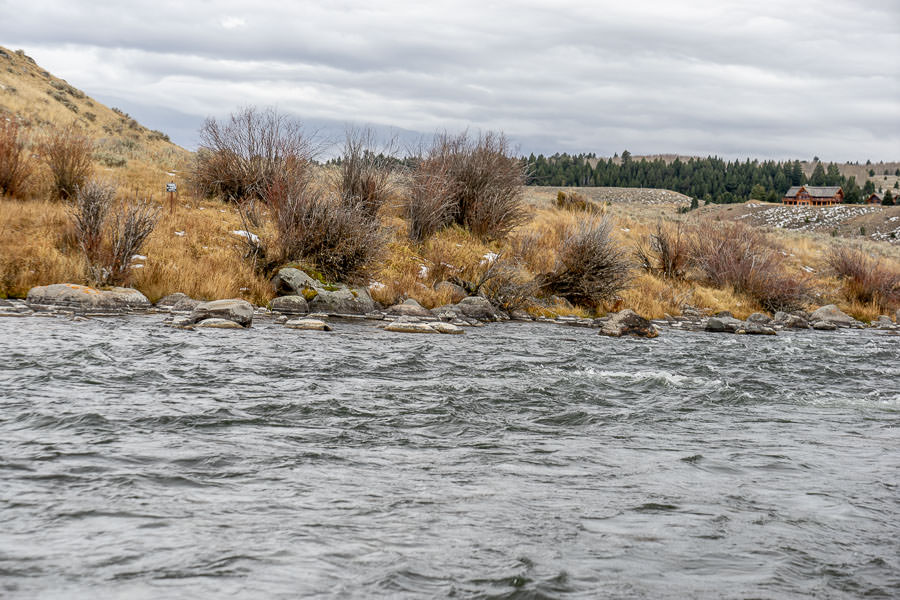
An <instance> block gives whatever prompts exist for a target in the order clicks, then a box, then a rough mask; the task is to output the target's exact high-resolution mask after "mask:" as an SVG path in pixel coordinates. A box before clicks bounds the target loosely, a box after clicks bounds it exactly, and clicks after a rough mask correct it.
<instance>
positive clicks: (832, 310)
mask: <svg viewBox="0 0 900 600" xmlns="http://www.w3.org/2000/svg"><path fill="white" fill-rule="evenodd" d="M809 320H810V321H811V322H812V323H814V325H813V328H814V329H819V328H818V327H816V326H815V323H816V322H822V323H830V324H832V325H834V326H835V327H861V326H862V323H860V322H859V321H857V320H856V319H854V318H853V317H851V316H850V315H848V314H847V313H845V312H843V311H841V309H839V308H838V307H837V306H835V305H834V304H828V305H826V306H823V307H821V308H818V309H816V310H815V311H813V313H812V314H811V315H810V317H809Z"/></svg>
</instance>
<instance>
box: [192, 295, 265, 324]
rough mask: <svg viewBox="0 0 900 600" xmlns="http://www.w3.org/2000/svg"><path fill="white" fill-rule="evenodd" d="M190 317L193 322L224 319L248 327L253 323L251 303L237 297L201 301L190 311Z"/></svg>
mask: <svg viewBox="0 0 900 600" xmlns="http://www.w3.org/2000/svg"><path fill="white" fill-rule="evenodd" d="M191 319H192V320H193V321H194V322H195V323H197V322H200V321H203V320H205V319H226V320H228V321H233V322H235V323H237V324H238V325H240V326H242V327H250V325H251V324H252V323H253V305H252V304H250V303H249V302H247V301H246V300H241V299H238V298H233V299H230V300H213V301H212V302H201V303H200V304H198V305H197V307H196V308H195V309H194V310H193V311H192V312H191Z"/></svg>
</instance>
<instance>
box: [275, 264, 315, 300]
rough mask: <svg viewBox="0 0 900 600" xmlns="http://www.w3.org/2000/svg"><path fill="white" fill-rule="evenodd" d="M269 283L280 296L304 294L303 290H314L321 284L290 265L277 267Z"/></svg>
mask: <svg viewBox="0 0 900 600" xmlns="http://www.w3.org/2000/svg"><path fill="white" fill-rule="evenodd" d="M271 283H272V287H273V288H274V289H275V293H276V294H279V295H282V296H304V294H303V290H315V289H316V288H317V287H319V286H320V285H322V284H321V283H319V282H318V281H316V280H315V279H313V278H312V277H310V276H309V275H307V274H306V273H304V272H303V271H301V270H300V269H294V268H291V267H286V268H284V269H278V272H277V273H275V276H274V277H272V282H271Z"/></svg>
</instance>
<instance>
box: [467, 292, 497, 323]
mask: <svg viewBox="0 0 900 600" xmlns="http://www.w3.org/2000/svg"><path fill="white" fill-rule="evenodd" d="M456 306H457V307H458V308H459V310H460V312H461V313H462V314H463V315H464V316H466V317H469V318H470V319H478V320H479V321H499V320H500V319H501V315H500V312H499V311H498V310H497V309H496V308H494V305H493V304H491V303H490V301H489V300H488V299H487V298H483V297H481V296H469V297H467V298H463V299H462V300H460V301H459V302H458V303H457V304H456Z"/></svg>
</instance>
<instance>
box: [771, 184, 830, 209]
mask: <svg viewBox="0 0 900 600" xmlns="http://www.w3.org/2000/svg"><path fill="white" fill-rule="evenodd" d="M843 201H844V190H842V189H841V186H839V185H795V186H793V187H792V188H791V189H789V190H788V191H787V192H786V193H785V194H784V198H782V199H781V203H782V204H786V205H790V206H832V205H834V204H841V203H842V202H843Z"/></svg>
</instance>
